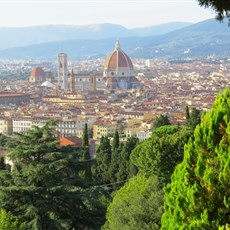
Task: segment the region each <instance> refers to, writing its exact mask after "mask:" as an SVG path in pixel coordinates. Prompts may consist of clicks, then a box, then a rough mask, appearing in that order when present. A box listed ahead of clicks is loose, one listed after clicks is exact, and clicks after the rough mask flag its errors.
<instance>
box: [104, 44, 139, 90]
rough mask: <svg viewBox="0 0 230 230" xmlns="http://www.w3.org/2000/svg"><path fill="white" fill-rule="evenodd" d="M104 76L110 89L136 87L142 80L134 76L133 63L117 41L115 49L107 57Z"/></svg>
mask: <svg viewBox="0 0 230 230" xmlns="http://www.w3.org/2000/svg"><path fill="white" fill-rule="evenodd" d="M103 76H104V78H105V80H106V86H107V88H109V89H135V88H139V87H140V82H139V81H138V80H137V78H136V77H135V76H134V69H133V63H132V61H131V59H130V57H129V56H128V55H127V54H126V53H125V52H124V51H123V50H122V49H121V47H120V43H119V41H116V44H115V49H114V51H113V52H112V53H111V54H110V55H109V56H108V57H107V58H106V61H105V64H104V72H103Z"/></svg>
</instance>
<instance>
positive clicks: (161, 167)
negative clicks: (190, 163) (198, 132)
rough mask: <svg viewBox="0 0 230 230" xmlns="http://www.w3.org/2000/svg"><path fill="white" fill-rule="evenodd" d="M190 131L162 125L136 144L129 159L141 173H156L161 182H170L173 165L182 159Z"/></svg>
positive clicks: (184, 128) (179, 127)
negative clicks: (148, 137)
mask: <svg viewBox="0 0 230 230" xmlns="http://www.w3.org/2000/svg"><path fill="white" fill-rule="evenodd" d="M191 135H192V131H191V130H190V129H188V128H186V127H181V126H171V125H170V126H162V127H160V128H158V129H155V130H153V133H152V136H151V138H150V139H148V140H146V141H144V142H142V143H141V144H140V145H138V146H137V147H136V148H135V149H134V151H133V152H132V155H131V161H132V162H133V163H134V164H135V165H136V166H137V167H138V169H139V170H140V172H141V173H143V174H146V175H152V174H154V175H157V176H158V177H159V179H160V180H161V182H162V183H163V184H165V183H168V182H170V177H171V175H172V173H173V171H174V168H175V166H176V165H177V164H178V163H180V162H181V161H182V159H183V153H184V145H185V143H187V141H188V139H189V137H190V136H191Z"/></svg>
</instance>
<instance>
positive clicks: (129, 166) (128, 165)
mask: <svg viewBox="0 0 230 230" xmlns="http://www.w3.org/2000/svg"><path fill="white" fill-rule="evenodd" d="M138 143H139V140H138V138H137V137H130V138H128V139H127V141H126V142H125V143H124V145H123V147H122V150H121V152H120V158H119V159H120V161H119V170H118V173H117V180H118V181H124V180H127V179H129V178H131V177H133V176H135V175H136V174H137V168H136V166H135V165H133V163H132V162H131V160H130V155H131V152H132V151H133V149H134V148H135V147H136V146H137V145H138Z"/></svg>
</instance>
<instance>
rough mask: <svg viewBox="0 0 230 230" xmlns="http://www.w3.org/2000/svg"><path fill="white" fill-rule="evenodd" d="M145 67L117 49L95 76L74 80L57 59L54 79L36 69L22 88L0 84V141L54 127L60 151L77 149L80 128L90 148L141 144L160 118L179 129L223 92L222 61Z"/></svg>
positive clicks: (74, 72)
mask: <svg viewBox="0 0 230 230" xmlns="http://www.w3.org/2000/svg"><path fill="white" fill-rule="evenodd" d="M145 62H146V60H137V61H135V62H132V61H131V58H130V57H129V56H128V55H127V54H126V53H125V52H124V51H123V50H122V49H121V47H120V43H119V41H117V42H116V44H115V49H114V50H113V51H112V52H111V53H110V54H109V55H108V57H107V58H106V60H105V61H104V66H103V68H98V69H102V71H101V72H99V71H98V69H97V71H96V73H92V72H90V73H82V72H81V71H78V69H77V68H76V66H74V64H73V63H71V64H70V63H69V61H68V57H67V54H65V53H60V54H58V58H57V63H56V72H55V71H54V70H53V69H48V68H45V70H44V69H43V66H39V67H34V68H32V69H31V71H30V74H29V78H28V79H27V80H20V81H17V80H15V82H12V81H11V82H7V81H1V82H0V105H1V106H0V133H3V134H5V135H12V134H13V133H14V132H18V133H25V132H26V131H27V130H28V129H31V128H32V127H33V126H40V127H41V126H43V125H44V124H45V123H46V122H47V121H48V120H56V121H57V126H56V135H57V136H58V137H60V141H61V143H62V144H63V145H66V144H70V143H72V144H73V143H75V145H80V143H81V141H80V138H81V136H82V132H83V129H84V126H85V124H88V129H89V135H90V137H91V141H92V143H95V142H96V143H97V142H99V140H100V138H101V137H102V136H109V137H112V135H113V133H114V132H115V131H116V130H118V131H119V133H120V136H121V138H122V140H125V139H126V138H128V137H130V136H137V137H138V138H139V139H140V140H141V141H142V140H145V139H147V138H149V137H150V135H151V133H152V125H153V122H154V119H155V118H156V117H157V116H159V115H160V114H166V115H168V116H169V118H170V121H171V123H172V124H178V123H179V124H184V122H185V107H186V106H189V107H196V108H197V109H200V110H208V109H210V108H211V106H212V103H213V101H214V99H215V96H216V95H217V93H218V92H219V90H220V89H224V88H225V87H226V86H228V85H229V84H230V74H229V70H230V61H229V60H227V59H226V60H224V61H221V60H215V61H212V60H193V61H192V60H188V61H184V62H183V61H180V62H170V61H167V60H155V62H154V63H155V64H153V60H150V61H148V62H147V64H148V65H147V64H143V63H145ZM143 66H145V67H143ZM55 76H56V77H55ZM92 146H95V145H93V144H92ZM94 150H95V148H93V150H92V151H94Z"/></svg>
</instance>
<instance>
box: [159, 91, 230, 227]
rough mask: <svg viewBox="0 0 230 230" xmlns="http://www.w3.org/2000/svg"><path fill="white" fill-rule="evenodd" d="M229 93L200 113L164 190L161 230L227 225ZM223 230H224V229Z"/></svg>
mask: <svg viewBox="0 0 230 230" xmlns="http://www.w3.org/2000/svg"><path fill="white" fill-rule="evenodd" d="M229 149H230V93H229V89H226V90H225V92H224V93H222V92H220V93H219V94H218V96H217V98H216V100H215V102H214V104H213V107H212V109H211V110H210V111H209V112H206V113H204V114H203V116H202V118H201V123H200V124H199V125H198V126H197V127H196V129H195V132H194V139H190V140H189V143H188V144H187V145H186V146H185V152H184V159H183V162H182V163H181V164H179V165H178V166H177V167H176V170H175V171H174V173H173V176H172V182H171V184H169V185H167V186H166V188H165V196H166V197H165V199H166V201H165V213H164V215H163V217H162V229H165V230H166V229H167V230H168V229H218V228H220V229H225V227H226V226H227V224H229V223H230V190H229V184H230V180H229V178H230V177H229V175H230V154H229ZM226 229H227V227H226Z"/></svg>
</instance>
